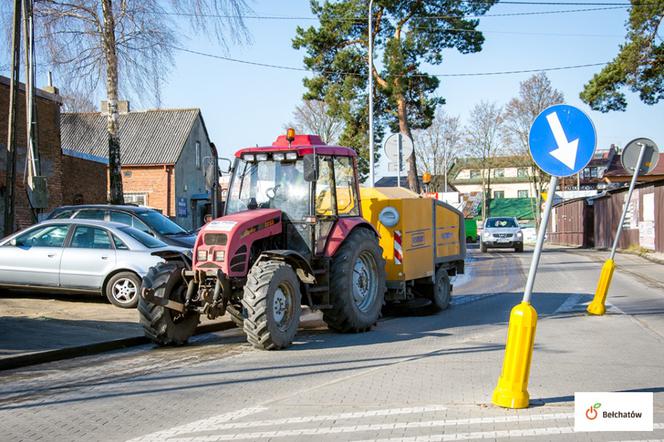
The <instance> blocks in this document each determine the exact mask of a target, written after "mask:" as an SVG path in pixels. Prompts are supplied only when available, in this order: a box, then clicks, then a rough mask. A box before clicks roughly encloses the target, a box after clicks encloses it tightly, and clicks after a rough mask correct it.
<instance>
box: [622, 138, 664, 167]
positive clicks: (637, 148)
mask: <svg viewBox="0 0 664 442" xmlns="http://www.w3.org/2000/svg"><path fill="white" fill-rule="evenodd" d="M641 146H645V151H644V152H643V160H642V161H641V167H640V168H639V173H638V175H646V174H649V173H650V172H652V171H653V170H654V169H655V167H657V161H658V160H659V149H658V148H657V145H656V144H655V142H654V141H652V140H651V139H649V138H637V139H635V140H632V141H630V142H629V143H627V146H625V148H624V149H623V151H622V155H621V156H620V160H621V162H622V166H623V168H624V169H625V170H627V171H628V172H631V173H634V170H635V169H636V167H637V163H638V162H639V154H640V153H641Z"/></svg>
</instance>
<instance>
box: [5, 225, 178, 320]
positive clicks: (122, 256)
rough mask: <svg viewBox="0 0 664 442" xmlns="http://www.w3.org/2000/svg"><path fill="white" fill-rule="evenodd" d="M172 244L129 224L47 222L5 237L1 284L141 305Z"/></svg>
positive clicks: (174, 248)
mask: <svg viewBox="0 0 664 442" xmlns="http://www.w3.org/2000/svg"><path fill="white" fill-rule="evenodd" d="M166 250H168V251H178V252H183V253H187V252H188V251H187V249H184V248H179V247H174V246H167V245H166V244H165V243H163V242H162V241H160V240H158V239H157V238H154V237H152V236H150V235H148V234H147V233H145V232H141V231H140V230H137V229H134V228H133V227H129V226H127V225H125V224H120V223H113V222H103V221H94V220H79V219H56V220H49V221H44V222H41V223H39V224H36V225H34V226H32V227H30V228H28V229H25V230H23V231H21V232H18V233H15V234H13V235H11V236H8V237H7V238H4V239H2V240H1V241H0V286H1V287H7V288H29V289H35V290H46V291H52V290H62V291H75V292H95V293H101V294H102V295H106V297H107V298H108V300H109V301H110V302H111V303H113V304H115V305H117V306H119V307H125V308H131V307H135V306H136V304H137V303H138V294H139V293H138V292H139V289H140V286H141V279H142V278H143V276H145V275H146V274H147V272H148V269H149V268H150V267H152V266H155V265H157V264H158V263H159V262H161V261H162V258H160V257H158V256H154V255H152V253H153V252H158V251H166Z"/></svg>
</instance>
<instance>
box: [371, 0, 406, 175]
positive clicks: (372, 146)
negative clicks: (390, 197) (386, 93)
mask: <svg viewBox="0 0 664 442" xmlns="http://www.w3.org/2000/svg"><path fill="white" fill-rule="evenodd" d="M372 11H373V0H369V32H368V33H367V37H368V38H369V183H370V184H371V187H374V184H375V182H376V181H375V180H376V177H375V175H374V134H373V132H374V127H373V16H372V14H371V12H372ZM399 172H401V171H399Z"/></svg>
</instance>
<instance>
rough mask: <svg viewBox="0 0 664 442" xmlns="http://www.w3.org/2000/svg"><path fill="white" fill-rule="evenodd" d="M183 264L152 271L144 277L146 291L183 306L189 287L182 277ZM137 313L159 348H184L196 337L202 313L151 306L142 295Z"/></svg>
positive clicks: (160, 267) (164, 265)
mask: <svg viewBox="0 0 664 442" xmlns="http://www.w3.org/2000/svg"><path fill="white" fill-rule="evenodd" d="M182 269H183V266H182V264H179V263H176V262H165V263H160V264H157V265H156V266H155V267H152V268H150V270H149V271H148V274H147V275H146V276H145V278H143V285H142V287H141V291H142V290H143V289H144V288H150V289H153V290H154V291H155V295H156V296H157V297H160V298H165V299H170V300H172V301H177V302H180V303H184V300H185V295H186V292H187V286H186V284H185V281H184V279H183V278H182ZM138 312H139V315H140V320H141V324H142V325H143V331H144V332H145V336H146V337H148V338H149V339H150V340H151V341H152V342H154V343H155V344H157V345H162V346H163V345H184V344H186V343H187V340H189V338H190V337H191V336H192V335H193V334H194V332H195V331H196V327H197V326H198V321H199V318H200V314H199V313H195V312H191V311H185V312H184V313H180V312H178V311H175V310H171V309H169V308H166V307H164V306H161V305H156V304H152V303H151V302H148V301H146V300H145V299H144V298H143V296H139V300H138Z"/></svg>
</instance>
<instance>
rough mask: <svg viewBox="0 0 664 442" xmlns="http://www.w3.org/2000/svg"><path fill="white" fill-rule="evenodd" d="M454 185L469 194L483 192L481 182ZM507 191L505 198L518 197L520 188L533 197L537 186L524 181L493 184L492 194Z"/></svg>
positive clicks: (455, 183) (461, 191)
mask: <svg viewBox="0 0 664 442" xmlns="http://www.w3.org/2000/svg"><path fill="white" fill-rule="evenodd" d="M454 187H456V188H457V189H458V190H459V192H460V193H464V194H468V193H471V192H481V191H482V185H481V184H460V183H457V182H454ZM496 190H497V191H503V192H505V198H518V197H519V190H527V191H528V197H530V198H532V197H534V196H535V194H536V192H535V187H534V186H533V185H532V183H530V182H523V183H495V184H493V183H492V184H491V196H492V197H493V195H494V192H495V191H496Z"/></svg>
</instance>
